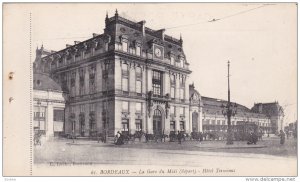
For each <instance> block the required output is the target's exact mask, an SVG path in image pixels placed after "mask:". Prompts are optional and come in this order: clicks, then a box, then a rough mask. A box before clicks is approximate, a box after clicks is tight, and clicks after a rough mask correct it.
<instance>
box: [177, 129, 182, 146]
mask: <svg viewBox="0 0 300 182" xmlns="http://www.w3.org/2000/svg"><path fill="white" fill-rule="evenodd" d="M177 138H178V143H179V144H181V139H182V134H181V133H180V131H179V130H178V134H177Z"/></svg>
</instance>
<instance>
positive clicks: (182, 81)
mask: <svg viewBox="0 0 300 182" xmlns="http://www.w3.org/2000/svg"><path fill="white" fill-rule="evenodd" d="M184 84H185V78H184V77H181V78H180V86H181V87H184Z"/></svg>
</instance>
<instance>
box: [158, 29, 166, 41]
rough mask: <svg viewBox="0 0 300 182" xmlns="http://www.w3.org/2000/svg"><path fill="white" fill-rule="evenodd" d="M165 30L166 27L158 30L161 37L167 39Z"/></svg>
mask: <svg viewBox="0 0 300 182" xmlns="http://www.w3.org/2000/svg"><path fill="white" fill-rule="evenodd" d="M165 31H166V29H160V30H157V32H158V33H159V37H160V38H161V39H162V40H163V41H164V40H165Z"/></svg>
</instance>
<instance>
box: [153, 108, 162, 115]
mask: <svg viewBox="0 0 300 182" xmlns="http://www.w3.org/2000/svg"><path fill="white" fill-rule="evenodd" d="M153 116H161V112H160V110H158V109H155V110H154V114H153Z"/></svg>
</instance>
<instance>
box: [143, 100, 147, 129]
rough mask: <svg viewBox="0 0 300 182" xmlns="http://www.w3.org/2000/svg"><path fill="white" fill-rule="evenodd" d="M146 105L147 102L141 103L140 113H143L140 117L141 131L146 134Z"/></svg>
mask: <svg viewBox="0 0 300 182" xmlns="http://www.w3.org/2000/svg"><path fill="white" fill-rule="evenodd" d="M146 105H147V102H142V113H143V115H142V130H143V131H144V132H146V120H147V119H146V117H147V116H146V112H147V107H146Z"/></svg>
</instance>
